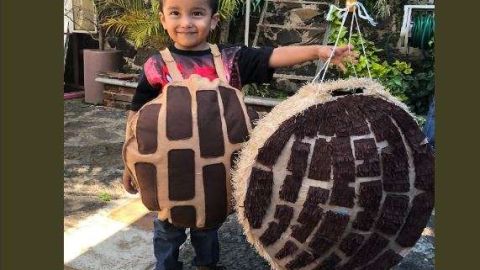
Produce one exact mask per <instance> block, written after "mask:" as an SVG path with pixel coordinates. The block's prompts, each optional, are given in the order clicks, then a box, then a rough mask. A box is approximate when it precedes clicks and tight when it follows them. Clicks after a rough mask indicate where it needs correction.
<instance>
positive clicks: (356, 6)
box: [312, 2, 377, 82]
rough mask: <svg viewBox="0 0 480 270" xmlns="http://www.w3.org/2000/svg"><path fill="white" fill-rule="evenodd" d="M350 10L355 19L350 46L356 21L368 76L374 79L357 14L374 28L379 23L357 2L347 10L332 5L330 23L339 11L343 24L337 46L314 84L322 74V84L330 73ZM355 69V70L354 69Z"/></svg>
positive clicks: (353, 19) (329, 14)
mask: <svg viewBox="0 0 480 270" xmlns="http://www.w3.org/2000/svg"><path fill="white" fill-rule="evenodd" d="M350 8H353V12H352V13H353V15H352V16H353V17H352V22H351V25H350V33H349V41H348V45H347V46H349V45H350V42H351V37H352V32H353V23H354V21H355V24H356V26H357V27H356V28H357V32H358V34H359V38H360V43H361V45H362V51H363V54H364V56H365V60H366V64H367V71H368V75H369V76H370V78H372V74H371V73H370V67H369V63H368V58H367V54H366V50H365V45H364V42H363V37H362V34H361V32H360V25H359V23H358V19H357V14H358V16H359V17H360V18H362V19H364V20H367V21H368V22H369V23H370V24H371V25H373V26H376V25H377V23H376V22H375V21H374V20H373V18H372V17H370V15H369V14H368V12H367V10H366V8H365V7H364V6H363V4H362V3H360V2H356V3H355V4H353V5H352V6H351V7H345V8H339V7H337V6H335V5H330V8H329V11H328V13H327V18H326V19H327V20H328V21H331V20H332V18H333V14H334V12H335V11H338V12H339V14H340V17H341V18H342V23H341V25H340V28H339V31H338V35H337V38H336V40H335V44H334V46H333V48H332V49H331V52H330V56H329V57H328V59H327V60H326V61H325V63H324V65H323V66H322V68H321V69H320V70H319V71H317V74H316V75H315V77H314V78H313V80H312V82H315V81H317V80H318V79H319V77H320V74H322V77H321V81H320V82H323V81H324V79H325V75H326V74H327V71H328V67H329V65H330V62H331V60H332V58H333V55H334V54H335V50H336V49H337V46H338V42H339V40H340V36H341V33H342V29H343V27H344V25H345V22H346V20H347V17H348V14H349V9H350ZM354 69H355V68H354ZM355 75H356V76H357V73H356V70H355Z"/></svg>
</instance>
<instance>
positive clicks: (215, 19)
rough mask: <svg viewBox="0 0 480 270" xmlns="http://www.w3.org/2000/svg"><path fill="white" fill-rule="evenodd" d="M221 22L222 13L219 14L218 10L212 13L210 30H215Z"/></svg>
mask: <svg viewBox="0 0 480 270" xmlns="http://www.w3.org/2000/svg"><path fill="white" fill-rule="evenodd" d="M219 22H220V14H218V12H217V13H215V14H213V15H212V20H211V22H210V30H214V29H215V28H216V27H217V25H218V23H219Z"/></svg>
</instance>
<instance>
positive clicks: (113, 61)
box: [66, 0, 122, 104]
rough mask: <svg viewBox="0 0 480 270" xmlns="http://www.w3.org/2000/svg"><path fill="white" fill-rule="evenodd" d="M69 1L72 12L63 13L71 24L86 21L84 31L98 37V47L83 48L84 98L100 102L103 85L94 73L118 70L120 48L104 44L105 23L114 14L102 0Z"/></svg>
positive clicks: (94, 102) (89, 101)
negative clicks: (107, 46) (112, 47)
mask: <svg viewBox="0 0 480 270" xmlns="http://www.w3.org/2000/svg"><path fill="white" fill-rule="evenodd" d="M70 3H71V10H70V11H71V12H70V13H68V15H66V16H67V17H69V19H70V21H72V22H73V24H74V25H76V24H77V25H78V24H80V23H83V24H85V25H87V27H83V28H84V31H83V32H84V33H89V34H90V35H91V36H92V37H93V38H94V39H96V40H97V41H98V48H95V49H84V50H83V64H84V66H83V74H84V89H85V102H87V103H91V104H102V103H103V89H104V86H103V84H102V83H99V82H96V81H95V77H96V76H97V74H98V73H99V72H109V71H118V70H119V68H120V64H121V59H122V57H121V51H119V50H116V49H111V48H108V49H107V48H106V46H105V45H106V39H105V35H106V32H107V31H106V27H105V26H104V23H105V21H106V20H107V19H108V18H111V16H112V15H114V14H113V13H112V10H111V8H110V6H109V5H108V4H107V3H106V1H105V0H70Z"/></svg>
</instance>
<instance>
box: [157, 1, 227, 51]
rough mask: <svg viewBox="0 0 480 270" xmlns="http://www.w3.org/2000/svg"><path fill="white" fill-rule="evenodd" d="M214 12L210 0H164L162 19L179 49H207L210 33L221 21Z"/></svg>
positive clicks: (164, 26)
mask: <svg viewBox="0 0 480 270" xmlns="http://www.w3.org/2000/svg"><path fill="white" fill-rule="evenodd" d="M212 12H213V11H212V9H211V7H210V5H209V0H164V1H163V9H162V13H160V21H161V23H162V25H163V28H164V29H165V30H167V33H168V35H169V36H170V38H171V39H172V40H173V41H174V42H175V47H177V48H178V49H182V50H190V51H196V50H205V49H208V45H207V37H208V33H209V32H210V30H213V29H215V27H216V26H217V23H218V21H219V15H218V14H212Z"/></svg>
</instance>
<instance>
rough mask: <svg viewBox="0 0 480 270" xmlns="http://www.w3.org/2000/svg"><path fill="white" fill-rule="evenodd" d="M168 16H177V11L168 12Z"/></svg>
mask: <svg viewBox="0 0 480 270" xmlns="http://www.w3.org/2000/svg"><path fill="white" fill-rule="evenodd" d="M169 14H170V15H173V16H178V15H179V14H180V13H179V12H178V11H170V13H169Z"/></svg>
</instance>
